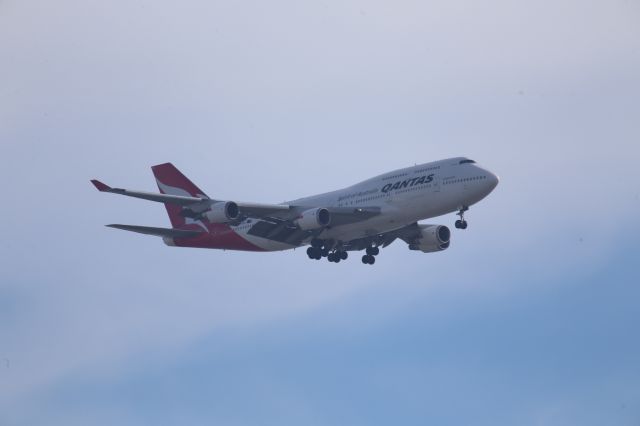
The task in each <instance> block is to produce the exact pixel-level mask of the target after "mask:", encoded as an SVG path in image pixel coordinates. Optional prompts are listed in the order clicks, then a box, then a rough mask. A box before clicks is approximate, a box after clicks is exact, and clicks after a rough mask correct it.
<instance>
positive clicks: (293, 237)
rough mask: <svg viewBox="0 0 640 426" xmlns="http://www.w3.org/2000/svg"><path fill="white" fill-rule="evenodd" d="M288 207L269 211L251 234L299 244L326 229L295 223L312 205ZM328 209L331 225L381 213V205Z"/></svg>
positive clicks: (342, 223) (251, 230) (362, 219)
mask: <svg viewBox="0 0 640 426" xmlns="http://www.w3.org/2000/svg"><path fill="white" fill-rule="evenodd" d="M288 207H289V209H288V210H287V211H284V210H281V211H271V212H269V213H270V214H268V215H265V216H262V217H260V218H259V220H258V222H257V223H256V224H255V225H253V226H252V227H251V229H250V230H249V231H248V233H249V235H255V236H257V237H262V238H267V239H270V240H274V241H279V242H282V243H286V244H293V245H297V244H300V243H301V242H302V241H304V240H305V239H307V238H311V237H314V236H317V235H319V234H320V233H322V231H324V229H325V228H318V229H313V230H303V229H300V228H299V227H298V226H297V225H296V224H295V222H294V221H295V219H296V218H297V217H298V216H299V215H300V213H302V212H303V211H305V210H308V209H310V208H312V207H309V206H288ZM327 210H329V213H330V214H331V224H330V225H329V227H334V226H341V225H348V224H351V223H356V222H361V221H365V220H368V219H370V218H372V217H374V216H377V215H379V214H380V207H366V208H349V207H327ZM254 217H255V216H254Z"/></svg>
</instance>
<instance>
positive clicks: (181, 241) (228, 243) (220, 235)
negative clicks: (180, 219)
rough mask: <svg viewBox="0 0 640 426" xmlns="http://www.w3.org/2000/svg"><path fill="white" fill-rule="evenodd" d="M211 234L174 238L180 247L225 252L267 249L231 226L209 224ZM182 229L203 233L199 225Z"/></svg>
mask: <svg viewBox="0 0 640 426" xmlns="http://www.w3.org/2000/svg"><path fill="white" fill-rule="evenodd" d="M206 226H207V228H208V229H209V233H202V234H200V235H198V236H197V237H193V238H174V243H175V245H176V246H178V247H195V248H211V249H223V250H242V251H265V249H263V248H261V247H258V246H257V245H255V244H252V243H250V242H249V241H247V240H246V239H244V238H242V237H241V236H240V235H238V233H237V232H235V231H234V230H233V229H231V227H230V226H229V225H224V224H219V223H207V224H206ZM180 229H188V230H190V231H202V228H201V227H199V226H197V225H186V226H183V227H180Z"/></svg>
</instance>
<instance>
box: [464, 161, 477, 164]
mask: <svg viewBox="0 0 640 426" xmlns="http://www.w3.org/2000/svg"><path fill="white" fill-rule="evenodd" d="M473 163H475V161H473V160H460V164H473Z"/></svg>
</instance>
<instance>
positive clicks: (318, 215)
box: [295, 208, 331, 231]
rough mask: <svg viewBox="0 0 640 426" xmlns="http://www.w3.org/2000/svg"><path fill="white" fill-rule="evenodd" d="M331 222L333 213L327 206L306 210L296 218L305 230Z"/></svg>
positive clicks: (327, 224) (321, 226) (296, 221)
mask: <svg viewBox="0 0 640 426" xmlns="http://www.w3.org/2000/svg"><path fill="white" fill-rule="evenodd" d="M330 223H331V213H329V210H327V209H325V208H317V209H311V210H306V211H304V212H302V214H301V215H300V216H299V217H298V218H297V219H296V220H295V224H296V225H298V227H300V229H302V230H303V231H308V230H310V229H318V228H323V227H325V226H329V224H330Z"/></svg>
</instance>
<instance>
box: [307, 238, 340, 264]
mask: <svg viewBox="0 0 640 426" xmlns="http://www.w3.org/2000/svg"><path fill="white" fill-rule="evenodd" d="M307 256H309V259H315V260H320V259H322V258H323V257H326V258H327V260H328V261H329V262H333V263H339V262H340V261H341V260H347V258H348V257H349V254H348V253H347V252H346V251H344V250H339V249H334V248H333V247H331V246H329V244H327V243H326V242H325V241H322V240H319V239H317V238H314V239H313V240H311V247H309V248H308V249H307Z"/></svg>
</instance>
